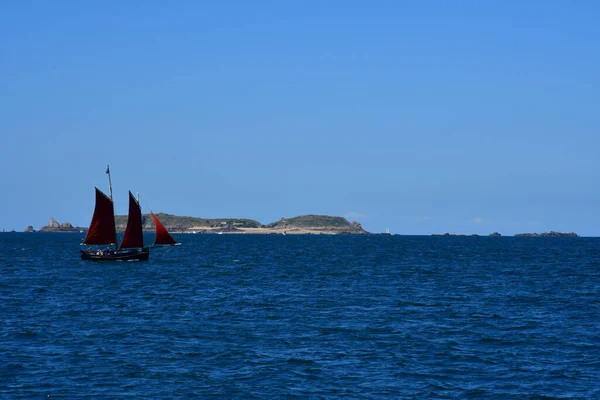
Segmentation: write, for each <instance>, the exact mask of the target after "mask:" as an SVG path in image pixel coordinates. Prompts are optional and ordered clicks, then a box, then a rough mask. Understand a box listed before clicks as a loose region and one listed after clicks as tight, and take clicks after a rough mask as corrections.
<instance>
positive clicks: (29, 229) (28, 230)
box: [25, 225, 35, 232]
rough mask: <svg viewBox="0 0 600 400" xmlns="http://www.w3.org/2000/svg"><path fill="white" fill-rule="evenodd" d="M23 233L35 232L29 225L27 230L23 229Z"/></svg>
mask: <svg viewBox="0 0 600 400" xmlns="http://www.w3.org/2000/svg"><path fill="white" fill-rule="evenodd" d="M25 232H35V229H33V226H32V225H29V226H28V227H27V229H25Z"/></svg>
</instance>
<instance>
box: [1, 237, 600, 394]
mask: <svg viewBox="0 0 600 400" xmlns="http://www.w3.org/2000/svg"><path fill="white" fill-rule="evenodd" d="M174 236H175V237H176V239H178V240H179V241H181V242H182V243H183V245H182V246H178V247H171V248H161V249H153V250H152V252H151V254H150V261H148V262H129V263H127V262H120V263H107V264H104V263H93V262H90V261H81V260H80V258H79V249H80V246H79V243H80V241H81V239H82V238H83V234H79V233H64V234H62V233H29V234H25V233H2V234H0V323H1V325H0V398H6V399H21V398H34V399H36V398H38V399H42V398H43V399H63V398H67V399H74V398H83V397H87V398H98V399H102V398H105V399H114V398H124V397H127V398H135V399H166V398H168V399H179V398H183V399H186V398H194V399H195V398H217V399H221V398H226V399H280V398H285V399H288V398H289V399H293V398H298V399H336V398H347V399H401V398H419V399H428V398H432V399H464V398H480V399H561V398H570V399H571V398H581V399H598V398H600V239H598V238H543V237H538V238H530V237H519V238H516V237H425V236H422V237H419V236H375V235H372V236H345V235H344V236H342V235H340V236H327V235H306V236H305V235H299V236H294V235H286V236H284V235H264V236H262V235H174ZM147 240H148V241H151V240H152V237H151V236H148V237H147Z"/></svg>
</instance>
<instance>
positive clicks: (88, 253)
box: [81, 247, 150, 261]
mask: <svg viewBox="0 0 600 400" xmlns="http://www.w3.org/2000/svg"><path fill="white" fill-rule="evenodd" d="M149 257H150V249H149V248H148V247H144V248H143V249H139V250H137V249H136V250H125V251H117V252H116V253H113V254H97V253H96V251H94V250H81V259H82V260H90V261H147V260H148V258H149Z"/></svg>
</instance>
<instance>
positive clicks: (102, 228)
mask: <svg viewBox="0 0 600 400" xmlns="http://www.w3.org/2000/svg"><path fill="white" fill-rule="evenodd" d="M116 240H117V231H116V230H115V211H114V208H113V202H112V200H111V199H109V198H108V196H107V195H105V194H104V193H102V192H101V191H100V190H99V189H98V188H96V208H95V209H94V216H93V217H92V222H91V223H90V229H89V230H88V232H87V235H86V236H85V240H84V241H83V243H84V244H98V245H104V244H112V243H116Z"/></svg>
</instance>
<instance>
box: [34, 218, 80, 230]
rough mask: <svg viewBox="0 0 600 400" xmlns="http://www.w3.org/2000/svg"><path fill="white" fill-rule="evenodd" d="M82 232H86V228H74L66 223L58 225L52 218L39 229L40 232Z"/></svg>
mask: <svg viewBox="0 0 600 400" xmlns="http://www.w3.org/2000/svg"><path fill="white" fill-rule="evenodd" d="M28 229H29V228H28ZM31 229H33V227H31ZM84 230H87V228H81V227H74V226H73V225H71V224H70V223H68V222H63V223H62V224H59V223H58V221H57V220H55V219H54V217H51V218H50V222H48V225H46V226H43V227H41V228H40V232H79V231H84ZM29 232H32V231H29Z"/></svg>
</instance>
